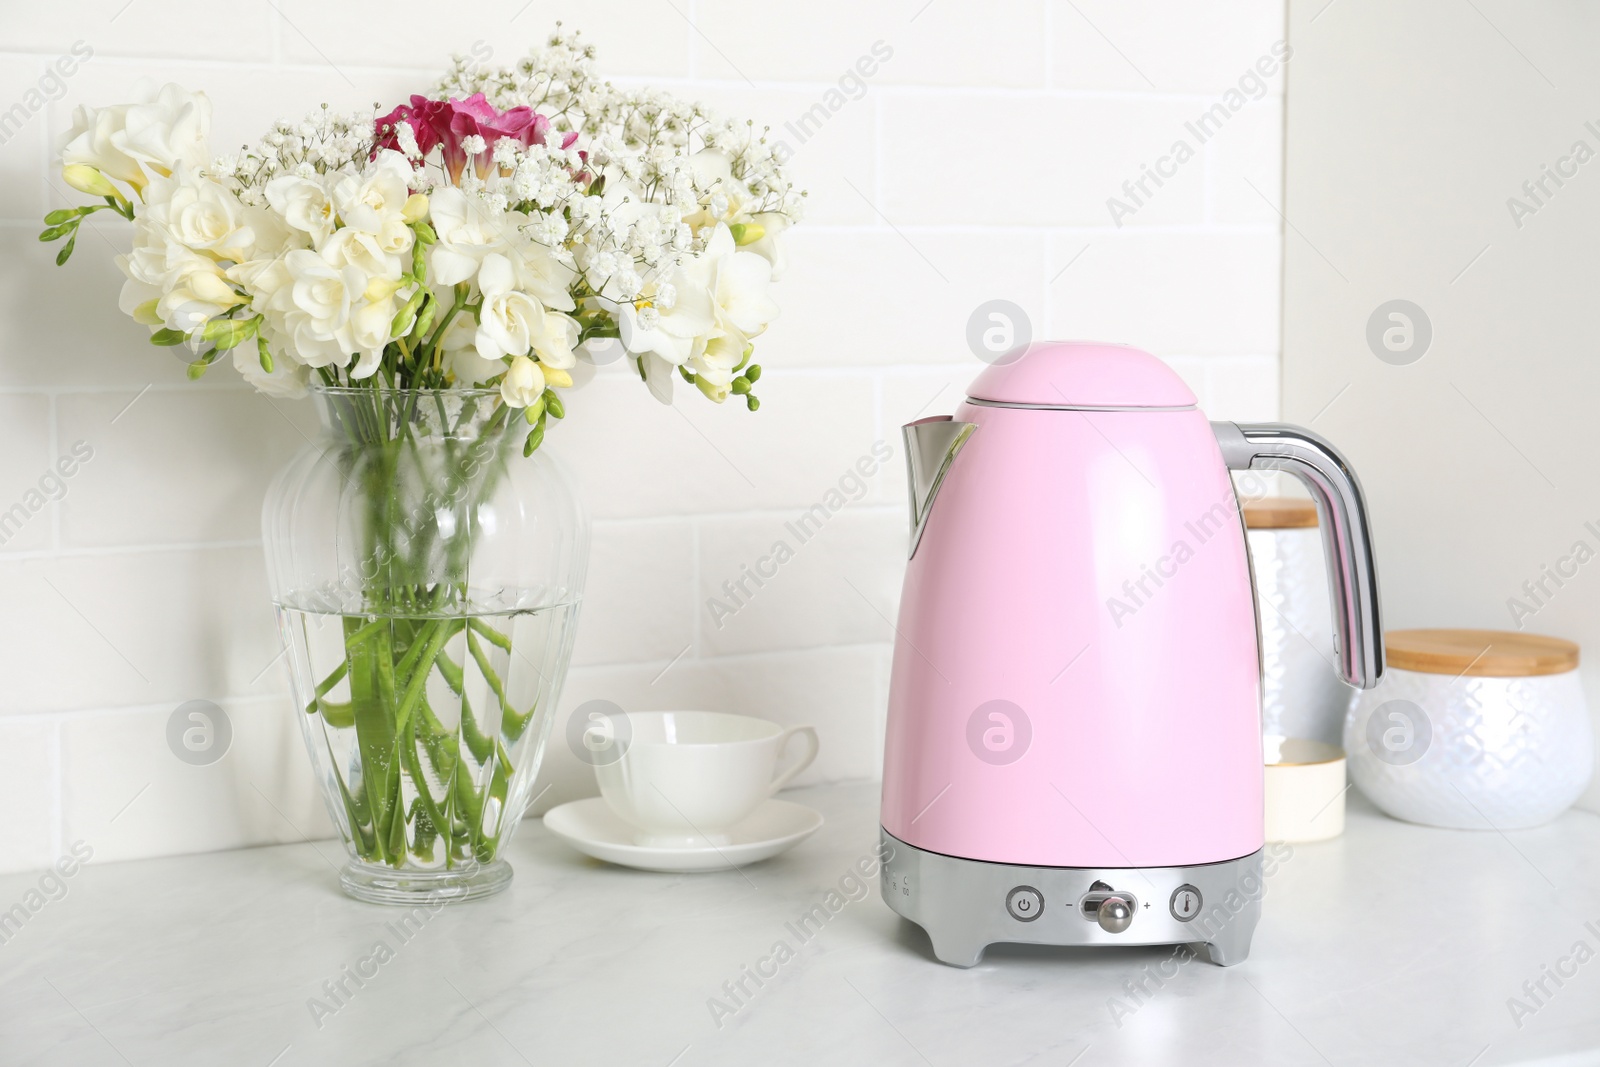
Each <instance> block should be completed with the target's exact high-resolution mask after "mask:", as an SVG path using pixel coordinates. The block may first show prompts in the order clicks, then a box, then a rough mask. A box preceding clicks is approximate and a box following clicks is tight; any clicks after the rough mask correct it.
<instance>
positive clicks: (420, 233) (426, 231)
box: [412, 222, 439, 245]
mask: <svg viewBox="0 0 1600 1067" xmlns="http://www.w3.org/2000/svg"><path fill="white" fill-rule="evenodd" d="M412 228H413V229H415V230H416V231H417V240H418V241H421V242H422V243H423V244H425V245H431V244H433V243H434V242H435V241H437V240H438V239H439V235H438V234H436V233H434V232H433V227H432V226H429V225H428V224H427V223H426V222H418V223H414V224H413V226H412Z"/></svg>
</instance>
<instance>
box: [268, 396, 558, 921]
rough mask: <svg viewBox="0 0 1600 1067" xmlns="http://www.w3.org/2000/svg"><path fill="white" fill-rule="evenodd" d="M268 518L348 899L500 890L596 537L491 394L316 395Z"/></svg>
mask: <svg viewBox="0 0 1600 1067" xmlns="http://www.w3.org/2000/svg"><path fill="white" fill-rule="evenodd" d="M313 392H314V399H315V401H316V403H317V405H318V407H319V409H320V413H321V419H322V433H321V437H320V439H319V440H317V441H316V442H314V443H313V444H311V445H310V446H308V447H307V448H306V449H304V450H303V451H302V452H301V453H300V454H299V455H298V456H297V457H296V458H295V459H294V460H293V461H292V462H291V463H290V464H289V466H288V467H287V468H285V470H284V471H283V472H282V473H281V474H280V475H279V476H278V479H277V481H276V482H275V483H274V485H273V487H272V489H271V490H270V491H269V492H268V495H267V500H266V504H265V506H264V507H263V511H262V529H263V537H264V539H265V542H266V553H267V565H268V578H269V581H270V583H271V587H272V596H273V603H274V605H275V607H276V609H277V615H278V626H279V630H280V633H281V635H282V639H283V642H284V644H285V646H286V647H287V648H288V650H289V657H290V663H291V669H292V673H293V678H294V701H295V707H296V716H297V718H298V719H299V721H300V725H301V727H302V730H303V732H304V735H305V741H306V748H307V751H308V752H309V753H310V755H311V761H312V763H313V765H314V766H315V768H316V771H317V777H318V779H319V781H320V782H321V783H322V787H323V798H324V800H325V801H326V802H327V805H328V812H329V814H330V815H331V816H332V819H333V822H334V824H335V825H336V826H338V828H339V831H340V833H341V834H342V836H343V838H344V843H345V846H346V848H347V849H348V851H349V863H348V864H347V865H346V866H345V868H344V869H343V871H342V872H341V875H340V884H341V885H342V887H343V888H344V890H345V892H347V893H349V894H350V895H351V896H353V897H356V898H358V899H361V900H368V901H374V902H379V903H395V904H411V903H416V902H420V901H440V900H465V899H472V898H475V897H481V896H486V895H488V894H490V893H494V892H496V891H498V890H500V889H503V888H504V887H505V886H506V885H507V884H508V883H509V882H510V880H511V868H510V866H509V865H508V864H507V863H506V861H505V860H504V859H503V858H502V854H503V852H504V849H505V847H506V845H507V844H508V842H509V841H510V839H511V835H512V833H513V832H514V831H515V830H516V827H517V823H518V822H519V821H520V820H521V817H522V814H523V811H524V810H525V809H526V807H527V806H528V804H529V802H530V799H531V797H530V795H529V794H530V792H531V790H532V787H533V782H534V779H535V777H536V776H537V773H538V770H539V765H540V762H541V758H542V756H543V754H544V749H545V744H546V741H547V739H548V736H549V733H550V725H551V721H552V716H551V711H552V710H553V708H554V706H555V703H556V701H557V699H558V698H559V695H560V690H561V683H562V680H563V678H564V677H565V674H566V669H567V663H568V660H569V658H570V656H571V651H572V641H573V636H574V632H575V629H576V623H577V618H578V608H579V605H580V603H581V601H582V594H583V579H584V572H585V568H586V566H587V560H588V540H589V538H588V523H587V519H586V518H585V516H584V514H583V511H582V508H581V506H580V504H579V502H578V499H577V496H576V494H575V493H574V492H573V489H572V485H571V482H570V481H569V479H568V478H567V476H566V474H565V472H564V471H563V469H562V467H561V466H560V464H559V463H558V462H557V461H556V460H555V459H554V458H553V457H551V456H550V455H549V454H548V453H547V452H546V451H543V450H540V451H536V452H534V453H533V454H532V455H531V456H524V454H523V452H524V444H525V442H526V438H527V434H528V432H529V427H528V425H527V423H526V421H525V420H524V419H523V418H522V413H521V412H520V411H518V410H515V409H510V408H507V407H506V406H505V404H504V403H503V402H502V401H501V399H500V396H499V394H498V393H497V392H492V391H484V390H439V391H431V390H400V389H386V388H383V387H379V386H365V387H340V388H333V387H329V388H320V389H315V390H313Z"/></svg>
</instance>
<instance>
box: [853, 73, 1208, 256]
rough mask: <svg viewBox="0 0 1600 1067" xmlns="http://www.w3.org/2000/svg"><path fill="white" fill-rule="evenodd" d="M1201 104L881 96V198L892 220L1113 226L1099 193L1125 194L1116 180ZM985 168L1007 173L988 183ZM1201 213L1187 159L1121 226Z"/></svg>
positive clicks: (1194, 219)
mask: <svg viewBox="0 0 1600 1067" xmlns="http://www.w3.org/2000/svg"><path fill="white" fill-rule="evenodd" d="M1199 110H1201V107H1200V106H1199V104H1198V103H1197V102H1196V101H1193V100H1186V99H1180V98H1174V97H1166V96H1151V97H1140V96H1135V95H1124V96H1116V97H1110V98H1106V97H1099V96H1093V97H1086V96H1077V95H1073V96H1062V95H1058V94H1049V93H995V92H989V93H956V92H939V93H921V92H919V93H911V92H899V93H893V94H889V95H888V98H887V99H886V101H885V103H884V107H883V134H882V137H883V146H882V159H883V161H884V162H883V180H882V190H883V195H882V199H881V203H880V204H879V206H880V207H881V208H882V211H883V214H884V216H885V217H886V219H887V220H888V221H889V222H892V223H893V224H894V225H896V226H906V225H915V224H930V225H946V224H951V223H964V224H969V225H975V226H1023V227H1029V228H1032V227H1037V226H1040V225H1044V226H1105V225H1110V224H1111V223H1112V222H1113V220H1112V218H1111V215H1110V213H1109V211H1108V210H1107V207H1106V201H1107V199H1108V198H1109V197H1112V196H1122V195H1124V194H1123V193H1122V185H1123V183H1124V182H1127V181H1137V180H1138V179H1139V177H1140V175H1141V174H1142V173H1143V171H1142V169H1141V164H1154V163H1155V162H1156V161H1157V158H1158V156H1159V155H1161V154H1162V153H1164V152H1166V151H1167V149H1168V148H1170V147H1171V145H1172V143H1173V141H1174V140H1175V139H1177V138H1178V137H1180V136H1182V134H1183V124H1184V122H1186V121H1188V120H1189V119H1190V118H1191V117H1192V115H1193V114H1194V113H1195V112H1197V111H1199ZM1046 131H1048V132H1046ZM958 142H959V143H958ZM1008 146H1009V147H1008ZM989 168H993V169H994V170H995V171H997V172H998V173H999V174H1000V175H1002V176H1003V180H1001V181H999V182H998V183H995V182H991V181H989V180H988V178H987V176H986V174H985V171H986V170H987V169H989ZM1152 188H1153V187H1152ZM1204 214H1205V168H1204V166H1202V165H1198V161H1197V160H1191V161H1190V162H1189V163H1188V164H1187V165H1186V166H1184V167H1182V168H1180V169H1178V170H1177V172H1176V176H1175V177H1173V178H1170V179H1167V180H1166V182H1165V184H1164V185H1163V186H1162V187H1161V188H1160V189H1158V190H1155V195H1154V196H1153V197H1151V198H1150V199H1149V201H1148V202H1147V203H1146V204H1145V205H1144V206H1143V207H1141V208H1140V210H1139V211H1138V212H1137V214H1136V215H1135V216H1134V217H1133V219H1132V220H1131V221H1130V222H1129V225H1130V226H1151V225H1173V224H1178V223H1198V222H1200V221H1202V219H1203V218H1204Z"/></svg>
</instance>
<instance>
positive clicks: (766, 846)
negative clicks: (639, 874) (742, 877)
mask: <svg viewBox="0 0 1600 1067" xmlns="http://www.w3.org/2000/svg"><path fill="white" fill-rule="evenodd" d="M544 824H545V826H546V827H547V828H548V829H549V831H550V832H551V833H553V834H555V835H556V836H557V837H559V838H561V840H563V841H565V842H566V843H567V844H569V845H571V846H572V847H573V848H575V849H577V850H578V851H579V852H582V853H583V854H584V855H586V856H593V857H594V858H595V859H597V860H605V861H606V862H607V863H617V864H621V865H622V866H624V867H637V868H639V869H640V870H644V871H725V870H728V869H729V868H732V867H743V866H745V865H746V864H750V863H758V862H760V861H761V860H764V859H771V858H772V857H773V856H776V855H777V854H778V853H780V852H783V851H785V850H786V849H789V848H792V847H793V846H795V845H797V844H799V843H800V842H801V841H804V840H805V839H806V838H808V837H810V836H811V835H812V834H814V833H816V832H817V830H818V828H820V827H821V826H822V813H821V812H817V811H812V810H811V809H810V808H808V807H806V806H805V805H803V804H792V803H790V802H789V801H787V800H769V801H766V802H765V803H764V804H762V805H761V806H760V807H759V808H757V809H756V810H755V811H754V812H752V813H751V815H750V816H749V817H748V818H747V819H745V821H744V822H742V823H740V824H739V825H738V826H735V827H734V828H733V829H732V830H729V831H728V836H729V837H730V838H732V840H731V841H730V842H729V843H728V844H726V845H717V846H715V847H712V846H710V845H706V846H703V847H689V848H661V847H656V846H650V845H636V844H634V841H633V832H634V831H633V827H631V826H629V825H628V824H627V823H625V822H623V821H622V819H621V818H620V817H618V815H617V813H616V812H614V811H612V810H611V807H610V806H609V805H608V804H606V802H605V801H604V800H603V799H601V798H600V797H590V798H588V799H587V800H574V801H572V802H571V803H568V804H562V805H560V806H559V807H554V808H551V809H550V810H549V811H547V812H545V815H544Z"/></svg>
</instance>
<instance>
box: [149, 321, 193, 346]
mask: <svg viewBox="0 0 1600 1067" xmlns="http://www.w3.org/2000/svg"><path fill="white" fill-rule="evenodd" d="M188 339H189V335H188V334H186V333H184V332H182V331H181V330H169V329H167V328H166V327H164V326H163V327H162V328H161V329H159V330H157V331H156V332H155V333H153V334H151V335H150V343H151V344H153V345H160V346H161V347H163V348H171V347H172V346H173V345H181V344H183V343H184V342H185V341H187V340H188Z"/></svg>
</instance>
